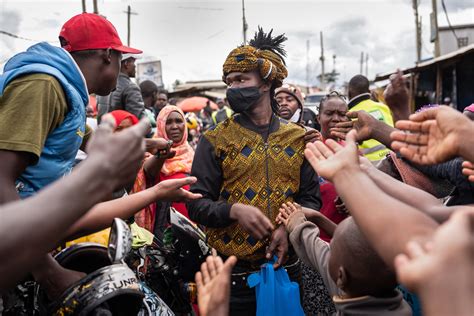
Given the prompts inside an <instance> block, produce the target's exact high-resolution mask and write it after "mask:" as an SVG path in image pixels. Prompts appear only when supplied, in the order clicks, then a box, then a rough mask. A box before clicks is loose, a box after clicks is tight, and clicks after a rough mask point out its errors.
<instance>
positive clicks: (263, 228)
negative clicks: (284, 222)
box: [249, 214, 273, 240]
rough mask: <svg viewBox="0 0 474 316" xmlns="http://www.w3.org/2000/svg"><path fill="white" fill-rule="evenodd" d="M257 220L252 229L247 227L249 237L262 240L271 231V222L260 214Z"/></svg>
mask: <svg viewBox="0 0 474 316" xmlns="http://www.w3.org/2000/svg"><path fill="white" fill-rule="evenodd" d="M260 215H261V216H259V218H258V219H257V222H256V223H255V224H254V225H252V227H249V228H250V229H249V230H250V231H249V233H250V235H252V237H254V238H256V239H258V240H262V239H264V238H266V237H269V236H270V235H271V233H272V231H273V224H272V222H271V221H270V220H269V219H268V218H267V217H266V216H265V215H263V214H260Z"/></svg>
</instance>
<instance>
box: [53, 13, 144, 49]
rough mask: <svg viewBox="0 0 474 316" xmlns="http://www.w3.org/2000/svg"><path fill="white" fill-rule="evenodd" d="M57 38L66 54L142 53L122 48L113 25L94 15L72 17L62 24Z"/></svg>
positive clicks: (125, 47) (86, 14) (84, 14)
mask: <svg viewBox="0 0 474 316" xmlns="http://www.w3.org/2000/svg"><path fill="white" fill-rule="evenodd" d="M59 37H60V42H61V46H62V47H63V48H64V49H65V50H67V51H68V52H76V51H80V50H89V49H107V48H112V49H114V50H117V51H119V52H122V53H129V54H141V53H142V51H141V50H138V49H135V48H131V47H128V46H124V45H123V44H122V41H121V40H120V37H119V36H118V33H117V30H116V29H115V27H114V26H113V24H112V23H110V21H108V20H107V19H105V18H104V17H102V16H100V15H98V14H94V13H82V14H78V15H76V16H74V17H72V18H71V19H70V20H69V21H67V22H66V23H64V25H63V27H62V29H61V33H59ZM61 37H62V38H63V40H61Z"/></svg>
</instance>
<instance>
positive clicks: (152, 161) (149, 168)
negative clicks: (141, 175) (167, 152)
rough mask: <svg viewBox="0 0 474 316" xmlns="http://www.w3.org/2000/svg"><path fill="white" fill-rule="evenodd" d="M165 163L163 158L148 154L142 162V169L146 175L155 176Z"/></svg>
mask: <svg viewBox="0 0 474 316" xmlns="http://www.w3.org/2000/svg"><path fill="white" fill-rule="evenodd" d="M164 163H165V160H164V159H160V158H156V156H150V157H149V158H147V159H146V160H145V162H144V163H143V170H144V171H145V174H146V175H147V176H148V177H157V176H158V175H159V173H160V171H161V168H163V164H164Z"/></svg>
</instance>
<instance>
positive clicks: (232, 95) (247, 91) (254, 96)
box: [226, 87, 262, 113]
mask: <svg viewBox="0 0 474 316" xmlns="http://www.w3.org/2000/svg"><path fill="white" fill-rule="evenodd" d="M226 95H227V100H228V101H229V104H230V107H231V109H232V110H233V111H234V112H235V113H242V112H245V111H247V110H248V109H250V108H251V107H252V106H253V105H255V104H256V103H257V102H258V100H259V99H260V97H261V96H262V94H261V93H260V90H259V88H258V87H246V88H229V89H227V93H226Z"/></svg>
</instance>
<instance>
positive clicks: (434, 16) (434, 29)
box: [430, 0, 440, 57]
mask: <svg viewBox="0 0 474 316" xmlns="http://www.w3.org/2000/svg"><path fill="white" fill-rule="evenodd" d="M436 2H437V1H436V0H432V1H431V4H432V6H433V12H431V15H430V17H431V42H434V43H435V57H438V56H439V55H440V50H439V33H438V4H437V3H436Z"/></svg>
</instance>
